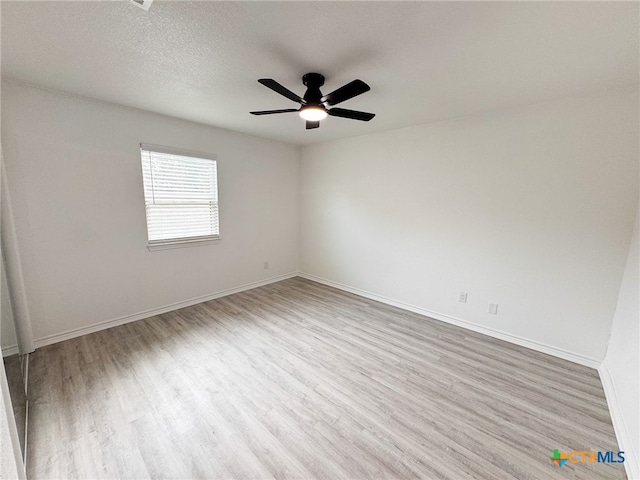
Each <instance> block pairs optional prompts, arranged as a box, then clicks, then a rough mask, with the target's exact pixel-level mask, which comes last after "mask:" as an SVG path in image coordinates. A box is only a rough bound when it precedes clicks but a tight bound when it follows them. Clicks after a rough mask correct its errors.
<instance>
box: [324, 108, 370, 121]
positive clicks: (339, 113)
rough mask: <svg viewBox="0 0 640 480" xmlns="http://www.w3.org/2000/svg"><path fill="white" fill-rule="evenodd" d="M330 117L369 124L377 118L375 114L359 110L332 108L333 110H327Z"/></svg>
mask: <svg viewBox="0 0 640 480" xmlns="http://www.w3.org/2000/svg"><path fill="white" fill-rule="evenodd" d="M327 113H328V114H329V115H333V116H334V117H344V118H350V119H352V120H362V121H363V122H368V121H369V120H371V119H372V118H373V117H375V116H376V114H375V113H367V112H359V111H357V110H347V109H346V108H332V109H331V110H327Z"/></svg>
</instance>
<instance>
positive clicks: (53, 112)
mask: <svg viewBox="0 0 640 480" xmlns="http://www.w3.org/2000/svg"><path fill="white" fill-rule="evenodd" d="M211 108H215V105H211ZM140 142H146V143H152V144H158V145H168V146H173V147H179V148H185V149H189V150H194V151H202V152H211V153H215V154H217V155H218V182H219V190H220V192H219V193H220V217H221V236H222V241H221V242H220V243H218V244H216V245H206V246H197V247H189V248H179V249H171V250H162V251H154V252H149V251H148V250H147V248H146V245H147V239H146V224H145V209H144V198H143V191H142V172H141V167H140V153H139V144H140ZM2 146H3V151H4V160H5V165H6V173H7V179H8V187H9V190H10V193H11V197H12V203H13V213H14V218H15V223H16V231H17V236H18V241H19V244H20V254H21V256H22V258H21V260H22V267H23V273H24V277H25V288H26V293H27V299H28V303H29V308H30V314H31V318H32V323H33V331H34V337H35V338H36V344H37V345H38V344H42V343H43V342H47V341H52V340H55V339H59V338H61V337H59V336H58V335H59V334H61V333H63V332H68V331H72V330H77V329H81V330H80V331H85V330H83V329H86V328H88V327H91V326H95V325H98V324H100V323H102V322H106V321H110V320H114V319H118V318H121V317H126V316H129V315H134V314H136V313H139V312H144V311H147V310H150V309H156V308H159V307H163V306H165V305H170V304H173V303H176V302H182V301H187V300H189V299H193V298H197V297H200V296H206V295H210V294H214V293H216V292H220V291H223V290H226V289H232V288H235V287H239V286H242V285H246V284H250V283H253V282H260V281H264V280H266V279H268V278H272V277H277V276H280V275H284V274H289V273H291V272H295V271H297V261H298V230H299V226H298V197H299V192H298V179H299V149H298V148H297V147H294V146H291V145H287V144H283V143H279V142H274V141H270V140H265V139H260V138H257V137H252V136H248V135H244V134H240V133H235V132H230V131H226V130H220V129H216V128H211V127H207V126H203V125H199V124H194V123H190V122H186V121H181V120H178V119H174V118H170V117H164V116H160V115H154V114H151V113H147V112H143V111H139V110H134V109H128V108H124V107H119V106H116V105H110V104H105V103H99V102H95V101H91V100H87V99H80V98H76V97H71V96H66V95H62V94H57V93H53V92H48V91H44V90H40V89H35V88H31V87H26V86H20V85H16V84H14V83H11V82H3V85H2ZM265 260H266V261H268V262H269V264H270V268H269V269H268V270H264V269H263V262H264V261H265Z"/></svg>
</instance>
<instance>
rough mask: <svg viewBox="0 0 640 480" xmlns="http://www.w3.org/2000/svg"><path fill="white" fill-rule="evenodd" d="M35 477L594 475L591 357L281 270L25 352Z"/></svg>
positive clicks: (597, 396) (597, 441)
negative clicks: (555, 456) (588, 458)
mask: <svg viewBox="0 0 640 480" xmlns="http://www.w3.org/2000/svg"><path fill="white" fill-rule="evenodd" d="M30 368H31V374H30V392H31V395H30V400H31V403H30V405H31V410H30V412H29V415H30V424H29V429H30V430H29V436H28V439H29V448H28V451H29V460H28V474H29V476H30V478H32V479H39V478H65V479H66V478H114V479H115V478H117V479H125V478H136V479H143V478H167V479H187V478H211V479H245V478H246V479H249V478H253V479H263V478H264V479H266V478H278V479H287V478H297V479H311V478H325V479H383V478H384V479H390V478H433V479H462V478H482V479H502V478H518V479H527V478H537V479H554V478H558V479H567V478H571V479H582V478H585V479H586V478H590V479H597V478H602V479H609V478H612V479H613V478H616V479H618V478H625V474H624V468H623V466H621V465H609V464H598V463H596V464H569V463H567V464H565V465H564V466H563V467H562V468H560V467H558V466H557V465H555V464H552V463H551V462H550V460H549V456H550V455H552V453H553V450H554V449H559V450H560V451H562V452H569V451H571V450H602V451H605V450H606V451H609V450H611V451H617V450H618V447H617V444H616V440H615V437H614V432H613V428H612V426H611V419H610V416H609V412H608V410H607V404H606V401H605V398H604V394H603V391H602V386H601V383H600V380H599V378H598V374H597V372H596V371H595V370H593V369H589V368H586V367H583V366H579V365H576V364H573V363H570V362H567V361H563V360H559V359H557V358H554V357H551V356H548V355H544V354H541V353H537V352H534V351H531V350H528V349H525V348H522V347H518V346H515V345H512V344H509V343H506V342H502V341H500V340H496V339H493V338H489V337H486V336H483V335H480V334H476V333H473V332H470V331H467V330H464V329H461V328H458V327H454V326H451V325H447V324H445V323H442V322H438V321H435V320H432V319H429V318H426V317H423V316H420V315H416V314H413V313H409V312H406V311H403V310H400V309H397V308H394V307H390V306H387V305H384V304H380V303H377V302H374V301H371V300H368V299H364V298H361V297H358V296H355V295H351V294H348V293H344V292H341V291H339V290H335V289H332V288H329V287H326V286H323V285H319V284H317V283H314V282H310V281H308V280H304V279H301V278H293V279H289V280H285V281H282V282H278V283H274V284H271V285H268V286H264V287H260V288H256V289H254V290H249V291H246V292H243V293H239V294H235V295H231V296H228V297H225V298H220V299H217V300H213V301H210V302H206V303H203V304H199V305H195V306H192V307H188V308H184V309H182V310H178V311H175V312H171V313H167V314H164V315H159V316H156V317H152V318H148V319H146V320H141V321H138V322H135V323H130V324H127V325H123V326H120V327H116V328H112V329H109V330H105V331H102V332H98V333H94V334H91V335H86V336H84V337H80V338H76V339H73V340H68V341H65V342H62V343H58V344H55V345H51V346H48V347H45V348H41V349H38V350H37V351H36V352H35V353H34V354H32V357H31V367H30Z"/></svg>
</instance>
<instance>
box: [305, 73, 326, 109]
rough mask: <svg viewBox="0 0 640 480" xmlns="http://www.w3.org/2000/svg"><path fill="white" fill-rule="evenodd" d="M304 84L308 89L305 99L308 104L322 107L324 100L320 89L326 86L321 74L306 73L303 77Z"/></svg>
mask: <svg viewBox="0 0 640 480" xmlns="http://www.w3.org/2000/svg"><path fill="white" fill-rule="evenodd" d="M302 83H303V84H304V85H305V86H306V87H307V91H306V92H305V94H304V97H303V98H304V99H305V101H306V102H307V104H312V105H313V104H315V105H320V99H321V98H322V92H320V87H321V86H322V85H324V76H323V75H321V74H319V73H306V74H305V75H303V76H302Z"/></svg>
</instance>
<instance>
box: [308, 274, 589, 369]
mask: <svg viewBox="0 0 640 480" xmlns="http://www.w3.org/2000/svg"><path fill="white" fill-rule="evenodd" d="M298 276H300V277H302V278H306V279H307V280H311V281H313V282H318V283H322V284H324V285H328V286H330V287H334V288H337V289H339V290H344V291H345V292H349V293H354V294H356V295H360V296H361V297H365V298H370V299H371V300H376V301H378V302H382V303H386V304H387V305H392V306H394V307H398V308H402V309H403V310H408V311H410V312H414V313H418V314H420V315H424V316H425V317H430V318H433V319H435V320H440V321H442V322H445V323H450V324H452V325H456V326H458V327H462V328H466V329H467V330H472V331H474V332H478V333H482V334H483V335H488V336H490V337H494V338H498V339H500V340H504V341H506V342H510V343H515V344H516V345H520V346H522V347H526V348H530V349H531V350H536V351H538V352H542V353H546V354H548V355H552V356H554V357H558V358H562V359H564V360H569V361H570V362H574V363H578V364H580V365H584V366H586V367H591V368H598V367H599V366H600V360H597V359H595V358H589V357H585V356H582V355H579V354H577V353H574V352H570V351H568V350H563V349H561V348H557V347H554V346H552V345H546V344H544V343H539V342H535V341H533V340H529V339H527V338H523V337H519V336H517V335H512V334H510V333H506V332H502V331H500V330H495V329H493V328H488V327H485V326H483V325H477V324H475V323H472V322H468V321H466V320H462V319H461V318H456V317H452V316H451V315H446V314H444V313H439V312H434V311H432V310H427V309H425V308H421V307H416V306H415V305H410V304H408V303H404V302H399V301H397V300H393V299H391V298H387V297H384V296H382V295H378V294H375V293H371V292H367V291H365V290H361V289H359V288H354V287H350V286H348V285H344V284H342V283H338V282H334V281H332V280H327V279H326V278H321V277H316V276H315V275H310V274H308V273H303V272H300V273H298Z"/></svg>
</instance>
